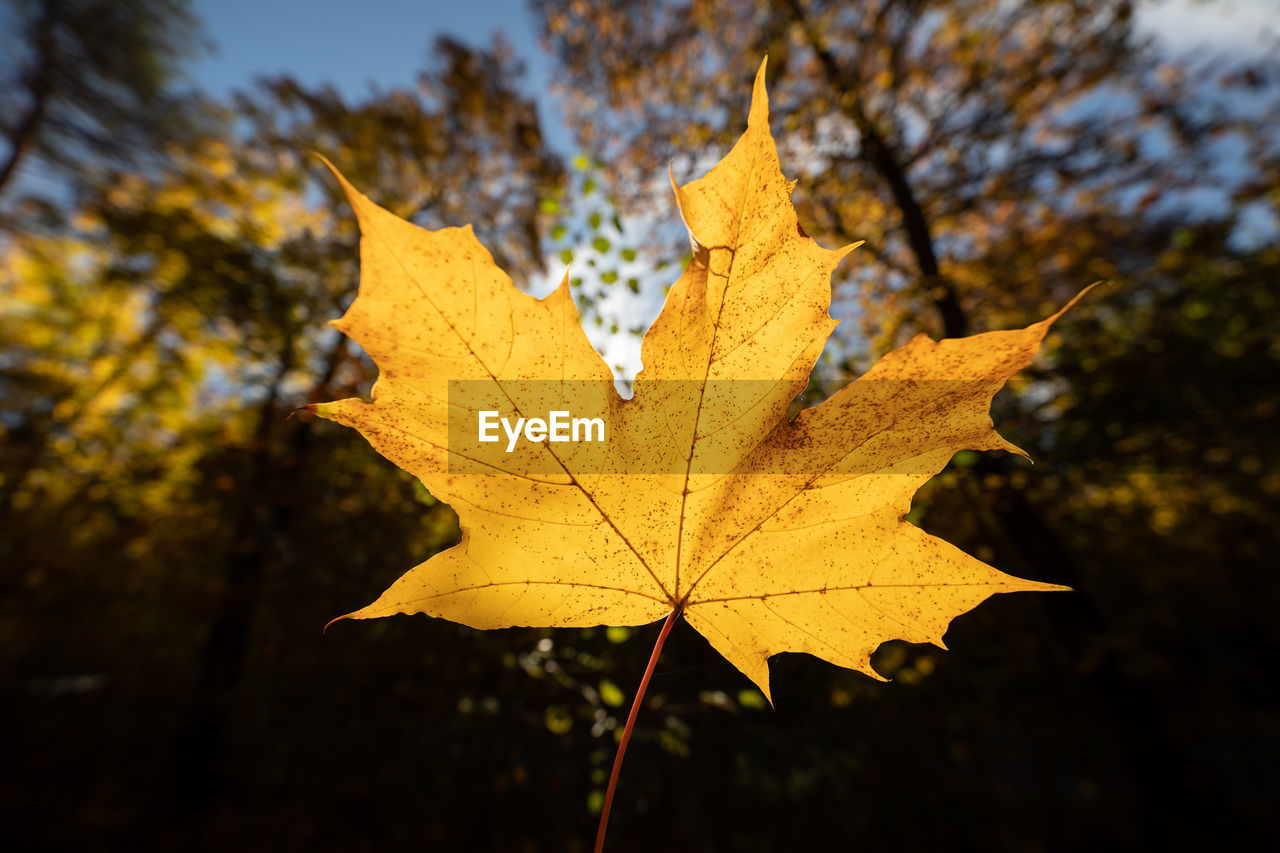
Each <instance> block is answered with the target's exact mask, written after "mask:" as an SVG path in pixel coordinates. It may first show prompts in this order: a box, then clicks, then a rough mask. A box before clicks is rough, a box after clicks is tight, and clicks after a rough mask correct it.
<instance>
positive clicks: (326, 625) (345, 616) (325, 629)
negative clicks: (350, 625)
mask: <svg viewBox="0 0 1280 853" xmlns="http://www.w3.org/2000/svg"><path fill="white" fill-rule="evenodd" d="M350 618H351V614H350V613H344V614H342V615H341V616H335V617H334V618H332V619H330V620H329V621H328V622H326V623H324V627H323V628H321V629H320V633H321V634H327V633H329V626H330V625H332V624H333V623H334V622H341V621H342V620H344V619H350Z"/></svg>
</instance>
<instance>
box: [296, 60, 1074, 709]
mask: <svg viewBox="0 0 1280 853" xmlns="http://www.w3.org/2000/svg"><path fill="white" fill-rule="evenodd" d="M331 168H332V167H331ZM334 171H335V174H338V173H337V171H336V170H334ZM338 179H339V180H340V181H341V183H342V186H343V188H344V189H345V191H346V193H347V196H348V198H349V199H350V201H351V204H352V206H353V207H354V208H355V211H356V214H357V216H358V218H359V222H360V229H361V233H362V238H361V244H360V254H361V264H362V280H361V284H360V289H359V294H358V296H357V298H356V300H355V302H354V303H353V304H352V305H351V307H350V309H349V310H348V311H347V312H346V314H345V315H344V316H343V317H342V319H340V320H338V321H335V323H334V325H335V326H337V328H338V329H340V330H341V331H343V332H344V333H345V334H347V335H349V336H350V337H352V338H354V339H355V340H356V341H357V342H358V343H359V344H360V345H361V346H362V347H364V349H365V351H366V352H367V353H368V354H369V355H370V357H372V359H373V360H374V362H375V363H376V364H377V366H378V368H379V372H380V373H379V378H378V381H377V384H376V385H375V386H374V389H373V395H372V399H371V400H370V401H367V402H366V401H364V400H360V399H347V400H341V401H338V402H334V403H327V404H322V405H318V406H313V407H309V408H311V409H312V410H313V411H315V412H316V413H317V414H319V415H321V416H322V417H325V418H329V419H332V420H335V421H338V422H340V423H343V424H346V425H348V426H351V427H354V428H356V429H358V430H359V431H360V432H361V433H362V434H363V435H364V436H365V437H366V438H367V439H368V440H369V442H370V443H371V444H372V445H373V446H374V447H375V448H376V449H377V450H378V451H379V452H380V453H381V454H382V455H383V456H385V457H387V458H388V459H390V460H391V461H393V462H395V463H396V464H397V465H399V466H400V467H402V468H404V469H405V470H406V471H409V472H410V473H412V474H413V475H415V476H416V477H418V478H419V479H420V480H421V481H422V483H423V484H424V485H425V486H426V487H427V489H428V490H429V491H430V492H431V493H432V494H433V495H435V496H436V497H437V498H438V499H440V500H442V501H444V502H446V503H448V504H450V505H452V506H453V508H454V509H455V510H456V511H457V513H458V519H459V522H460V525H461V528H462V541H461V542H460V543H459V544H458V545H457V546H455V547H453V548H451V549H449V550H447V551H445V552H443V553H440V554H437V555H436V556H434V557H432V558H431V559H430V560H428V561H427V562H425V563H423V564H422V565H420V566H417V567H416V568H414V569H412V570H410V571H409V572H408V573H407V574H405V575H404V576H403V577H402V578H400V580H398V581H396V583H394V584H393V585H392V586H391V587H390V588H389V589H388V590H387V591H386V592H384V593H383V594H382V595H381V596H380V597H379V598H378V599H377V600H376V601H374V602H373V603H372V604H370V605H369V606H367V607H365V608H363V609H361V610H357V611H355V612H354V613H351V614H348V616H346V617H340V618H352V619H367V618H373V617H380V616H386V615H390V614H395V613H426V614H429V615H431V616H436V617H441V618H444V619H450V620H453V621H455V622H460V623H463V624H466V625H470V626H472V627H475V628H501V627H508V626H516V625H523V626H552V627H567V626H589V625H639V624H645V623H648V622H653V621H656V620H658V619H661V618H663V617H664V616H668V615H669V614H672V613H674V612H679V613H682V614H683V615H684V617H685V618H686V619H687V620H688V622H689V624H690V625H692V626H693V627H694V628H695V629H696V630H697V631H699V632H700V633H701V634H702V635H703V636H704V637H706V639H707V640H708V641H709V642H710V643H711V645H712V646H713V647H714V648H716V649H717V650H718V651H719V652H720V653H721V654H722V655H724V657H726V658H727V659H728V660H729V661H731V662H732V663H733V664H734V665H735V666H736V667H737V668H738V669H739V670H741V671H742V672H743V673H744V674H745V675H746V676H747V677H748V678H750V679H751V680H752V681H753V682H755V684H756V685H758V686H759V688H760V689H761V690H762V691H763V692H764V694H765V696H766V697H768V698H769V699H770V701H772V697H771V695H770V689H769V672H768V663H767V661H768V658H769V657H770V656H771V655H774V654H777V653H779V652H807V653H809V654H812V655H816V656H817V657H820V658H823V659H825V660H828V661H830V662H832V663H834V664H837V665H839V666H844V667H848V668H851V669H856V670H859V671H862V672H864V673H866V674H868V675H870V676H873V677H876V678H879V676H878V675H877V674H876V673H875V671H874V670H873V669H872V667H871V663H870V656H871V653H872V652H873V651H874V650H875V649H876V648H877V647H878V646H879V645H880V644H881V643H883V642H885V641H887V640H890V639H902V640H907V641H909V642H913V643H923V642H928V643H934V644H936V645H938V646H942V647H944V646H943V639H942V638H943V634H944V632H945V631H946V629H947V626H948V624H949V623H950V621H951V620H952V619H953V618H954V617H956V616H958V615H959V614H961V613H964V612H966V611H968V610H970V609H971V608H973V607H975V606H976V605H977V604H979V603H980V602H982V601H983V600H984V599H986V598H987V597H989V596H990V595H992V594H994V593H1000V592H1014V591H1019V590H1057V589H1064V587H1060V586H1056V585H1053V584H1046V583H1038V582H1035V581H1030V580H1022V579H1019V578H1015V577H1012V576H1010V575H1007V574H1004V573H1002V572H1000V571H998V570H996V569H994V568H992V567H991V566H988V565H987V564H985V563H984V562H982V561H981V560H978V559H975V558H974V557H971V556H969V555H968V554H965V553H964V552H963V551H960V550H959V549H957V548H955V547H954V546H952V545H950V544H948V543H946V542H944V541H942V540H940V539H938V538H935V537H933V536H930V535H928V534H926V533H924V532H923V531H921V530H920V529H919V528H917V527H915V526H914V525H912V524H910V523H908V522H906V521H904V520H903V516H904V515H905V514H906V513H907V512H908V511H909V510H910V505H911V498H912V495H913V494H914V493H915V492H916V490H917V489H918V488H919V487H920V486H921V485H922V484H923V483H924V482H925V481H926V480H928V479H929V478H930V477H932V476H933V475H935V474H936V473H937V472H939V471H940V470H942V468H943V467H944V466H945V465H946V464H947V462H948V461H949V460H950V458H951V457H952V456H953V455H954V454H955V453H956V452H957V451H959V450H965V449H968V450H993V449H1004V450H1009V451H1013V452H1018V453H1020V452H1021V451H1019V450H1018V449H1017V448H1016V447H1014V446H1013V445H1011V444H1009V443H1008V442H1006V441H1005V440H1004V439H1003V438H1001V437H1000V436H999V435H998V434H997V433H996V431H995V429H994V428H993V426H992V423H991V419H990V415H989V410H990V404H991V399H992V397H993V396H994V394H995V393H996V392H997V391H998V390H999V389H1000V387H1001V386H1002V385H1003V384H1004V382H1005V381H1006V380H1007V379H1008V378H1009V377H1010V376H1012V375H1013V374H1014V373H1016V372H1017V371H1018V370H1020V369H1021V368H1023V367H1025V366H1026V365H1027V364H1029V363H1030V360H1031V357H1032V355H1033V354H1034V353H1035V351H1036V349H1037V348H1038V346H1039V344H1040V342H1041V341H1042V340H1043V338H1044V336H1045V334H1046V332H1047V330H1048V328H1049V326H1050V324H1052V323H1053V321H1054V320H1056V319H1057V317H1058V316H1060V315H1061V313H1062V312H1061V311H1060V312H1058V314H1055V315H1054V316H1052V317H1050V318H1048V319H1046V320H1043V321H1041V322H1039V323H1036V324H1034V325H1032V326H1029V327H1027V328H1025V329H1019V330H1013V331H1002V332H990V333H987V334H981V335H975V336H973V337H969V338H963V339H954V340H943V341H938V342H935V341H933V340H930V339H929V338H928V337H926V336H923V335H921V336H918V337H916V338H915V339H914V340H912V341H911V342H910V343H908V344H907V345H906V346H904V347H901V348H900V349H898V350H895V351H894V352H892V353H890V354H889V355H887V356H885V357H884V358H883V359H881V360H880V361H879V362H878V363H877V364H876V365H875V366H874V367H873V368H872V369H871V370H870V371H869V372H868V373H867V374H866V375H864V376H862V377H861V378H859V379H858V380H857V381H855V382H853V383H851V384H849V385H848V386H846V387H845V388H844V389H843V390H841V391H840V392H838V393H836V394H835V395H833V396H832V397H830V398H829V399H827V400H826V401H824V402H822V403H821V404H819V405H816V406H813V407H811V408H809V409H807V410H805V411H803V412H802V413H800V414H799V416H798V417H796V418H795V419H794V420H793V419H791V418H790V416H789V407H790V405H791V403H792V401H793V400H794V399H795V398H796V397H797V396H798V395H799V394H800V393H801V392H802V391H803V390H804V388H805V386H806V384H807V382H808V379H809V374H810V371H811V369H812V368H813V366H814V364H815V362H816V360H817V358H818V356H819V354H820V353H821V351H822V348H823V346H824V344H825V342H826V339H827V337H828V335H829V334H830V333H831V331H832V330H833V329H834V328H835V325H836V323H835V321H834V320H832V318H831V317H830V316H829V314H828V308H829V306H830V300H831V286H830V276H831V273H832V271H833V270H834V269H835V268H836V265H837V264H838V263H839V262H840V260H841V258H843V257H844V256H845V255H846V254H848V252H849V251H850V250H852V249H853V248H855V247H854V246H846V247H844V248H842V249H839V250H834V251H833V250H828V249H824V248H822V247H821V246H819V245H818V244H817V243H816V242H814V241H813V240H812V239H810V238H809V237H808V236H807V235H806V234H805V233H804V231H803V230H802V229H801V228H800V226H799V223H798V221H797V218H796V212H795V209H794V208H793V207H792V205H791V191H792V188H793V186H794V184H793V183H790V182H788V181H787V180H786V179H785V178H784V177H783V174H782V171H781V168H780V165H779V161H778V154H777V148H776V145H775V143H774V140H773V137H772V135H771V134H770V132H769V125H768V99H767V95H766V92H765V86H764V65H763V64H762V65H761V67H760V71H759V73H758V74H757V76H756V81H755V88H754V92H753V97H752V103H751V110H750V115H749V118H748V125H747V130H746V132H745V133H744V134H743V136H742V138H741V139H740V140H739V141H738V143H737V144H736V145H735V146H734V147H733V149H732V150H731V151H730V152H729V154H728V155H727V156H726V157H725V158H724V159H723V160H722V161H721V162H720V163H719V164H718V165H716V166H715V167H714V168H713V169H712V170H711V171H710V172H709V173H708V174H707V175H706V176H704V177H702V178H700V179H698V180H695V181H693V182H691V183H689V184H686V185H684V186H677V185H676V184H675V181H674V179H673V180H672V185H673V187H674V188H675V195H676V200H677V202H678V204H679V210H680V215H681V217H682V218H683V220H684V223H685V225H686V226H687V228H688V230H689V233H690V237H691V240H692V243H693V247H694V254H693V259H692V261H691V262H690V264H689V266H688V268H687V269H686V270H685V271H684V273H683V275H682V276H681V277H680V279H679V280H678V281H677V282H676V283H675V285H674V286H673V287H672V289H671V291H670V293H669V294H668V296H667V300H666V303H665V305H664V307H663V309H662V311H661V313H660V315H659V316H658V318H657V320H656V321H655V322H654V324H653V326H652V327H651V328H650V329H649V331H648V332H647V334H646V335H645V337H644V342H643V347H642V359H643V362H644V369H643V370H642V371H641V373H640V374H639V375H638V376H637V378H636V381H635V384H634V389H635V390H634V398H633V399H631V400H624V399H623V398H621V397H620V396H619V394H618V393H617V391H616V390H615V389H614V385H613V376H612V374H611V373H610V371H609V368H608V367H607V365H606V364H605V362H604V361H603V360H602V359H601V357H600V356H599V355H598V354H597V353H596V352H595V351H594V350H593V349H592V347H591V345H590V343H589V342H588V340H587V338H586V335H585V334H584V332H583V330H582V328H581V326H580V324H579V321H578V313H577V310H576V308H575V306H574V303H573V300H572V299H571V297H570V295H569V289H568V276H567V274H566V277H565V281H564V282H563V283H562V284H561V285H560V287H559V288H558V289H556V290H555V291H554V292H553V293H551V294H550V295H549V296H547V297H546V298H544V299H541V300H539V299H535V298H533V297H531V296H529V295H527V294H524V293H522V292H520V291H519V290H517V289H516V288H515V287H514V285H513V284H512V282H511V280H510V278H509V277H508V276H507V275H506V274H505V273H503V272H502V270H500V269H499V268H498V267H497V266H496V265H495V264H494V262H493V259H492V256H491V255H490V254H489V252H488V251H487V250H486V249H485V248H484V247H483V246H482V245H481V244H480V243H479V242H478V241H477V239H476V237H475V235H474V234H473V232H472V230H471V228H470V226H466V227H462V228H444V229H441V230H439V231H427V230H423V229H421V228H418V227H416V226H414V225H411V224H409V223H408V222H405V221H404V220H402V219H400V218H398V217H396V216H395V215H393V214H391V213H389V212H388V211H386V210H384V209H382V208H381V207H379V206H378V205H376V204H375V203H373V202H372V201H370V200H369V199H368V198H367V197H365V196H364V195H362V194H361V193H359V192H357V191H356V190H355V189H354V188H353V187H352V186H351V185H350V184H349V183H347V181H346V180H345V179H343V178H342V176H341V175H340V174H338ZM1081 295H1083V294H1081ZM1076 298H1077V299H1079V297H1076ZM1073 301H1074V300H1073ZM1068 307H1070V306H1068ZM1065 310H1066V308H1064V309H1063V311H1065ZM557 410H560V411H570V410H572V411H573V413H574V415H575V417H577V416H578V415H581V416H582V419H583V421H584V423H585V422H587V421H589V420H591V419H593V418H598V419H599V420H600V422H601V423H602V424H603V425H605V427H602V430H601V431H602V432H604V431H605V428H607V432H608V439H607V441H604V442H602V443H600V444H597V445H588V444H586V443H584V442H581V441H580V442H578V443H572V442H569V443H560V444H557V443H556V442H554V441H551V440H549V437H548V436H547V435H546V434H545V433H546V430H545V429H543V431H542V433H540V434H535V433H530V432H527V431H526V432H525V433H524V436H525V438H526V439H532V440H526V441H525V442H523V443H521V444H520V446H519V448H518V450H517V449H516V447H515V444H516V443H518V439H519V435H518V434H517V433H512V434H511V441H510V442H509V443H508V442H506V441H505V436H502V435H501V434H500V437H501V438H503V439H504V440H500V441H497V442H496V443H494V442H490V443H480V441H479V438H478V436H476V435H471V436H468V434H467V433H466V429H464V428H462V427H460V425H464V426H465V425H466V424H471V425H472V427H473V428H474V427H475V425H476V423H477V418H480V419H482V418H483V417H484V413H485V412H486V411H491V412H492V413H493V414H494V415H499V414H501V415H503V416H504V417H505V416H506V415H508V414H509V415H511V417H512V418H515V419H518V418H525V419H526V420H528V419H532V418H534V417H541V416H543V415H546V414H547V413H549V412H553V411H557ZM544 427H545V424H544ZM495 428H496V427H495ZM504 429H509V424H508V426H506V427H504ZM475 431H476V430H475V429H473V432H475ZM504 445H506V446H504ZM335 621H336V620H335ZM669 624H670V619H668V627H669ZM663 636H664V637H665V629H664V633H663ZM651 667H652V663H651ZM646 680H647V676H646Z"/></svg>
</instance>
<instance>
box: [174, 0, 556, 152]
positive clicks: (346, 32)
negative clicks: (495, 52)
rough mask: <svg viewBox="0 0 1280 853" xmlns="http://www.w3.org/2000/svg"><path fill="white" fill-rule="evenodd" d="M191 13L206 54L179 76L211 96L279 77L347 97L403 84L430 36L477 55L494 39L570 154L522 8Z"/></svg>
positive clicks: (235, 6)
mask: <svg viewBox="0 0 1280 853" xmlns="http://www.w3.org/2000/svg"><path fill="white" fill-rule="evenodd" d="M196 13H197V14H198V15H199V16H200V18H201V20H202V21H203V23H204V29H205V33H206V34H207V35H208V36H209V38H210V40H211V41H212V42H213V43H214V46H215V48H216V49H215V51H214V52H213V53H212V54H211V55H209V56H206V57H205V58H203V59H202V60H200V61H199V62H196V63H194V64H193V65H192V66H191V68H190V70H189V73H190V75H191V77H192V79H193V80H194V82H196V83H197V84H199V85H200V86H201V87H203V88H205V89H206V90H208V91H210V92H211V93H213V94H222V93H225V92H227V91H228V90H230V89H233V88H244V87H246V86H248V85H249V84H250V83H251V82H252V80H253V78H254V77H256V76H259V75H268V74H277V73H288V74H290V75H291V76H293V77H295V78H297V79H298V80H300V81H301V82H303V83H309V84H317V83H333V84H334V85H336V86H337V87H338V89H339V90H340V91H342V93H343V94H344V95H346V96H348V97H352V98H354V97H358V96H360V95H362V94H364V93H365V92H367V91H368V89H369V86H370V84H372V83H377V84H379V85H381V86H382V87H384V88H387V87H391V86H407V85H411V84H412V83H413V82H414V80H415V78H416V76H417V72H418V71H420V70H422V68H424V67H425V65H426V63H427V49H428V47H429V46H430V44H431V42H432V41H433V40H434V39H435V37H436V36H437V35H438V34H441V33H447V34H449V35H453V36H456V37H458V38H460V39H461V40H462V41H465V42H467V43H469V44H473V45H478V46H487V45H489V44H490V43H491V42H492V40H493V36H494V33H496V32H501V33H502V35H503V37H504V38H505V39H506V40H507V41H508V42H509V43H510V44H511V45H512V47H514V48H515V50H516V53H517V54H518V55H519V56H520V58H521V59H522V60H523V61H524V63H525V67H526V68H527V71H528V74H527V76H526V79H525V81H524V88H525V90H526V91H527V92H529V94H531V95H535V96H540V97H538V107H539V113H540V115H539V117H540V119H541V121H542V128H543V133H544V134H545V135H546V137H547V139H548V142H549V143H550V144H551V145H552V146H553V147H555V148H556V149H558V150H559V151H561V152H562V153H571V149H572V148H573V143H572V139H571V137H570V135H569V134H568V132H567V131H565V130H564V123H563V120H562V118H561V115H560V111H559V108H558V106H557V104H556V103H555V102H554V100H553V99H551V98H550V97H548V96H546V92H547V81H548V76H549V73H550V64H551V63H550V58H549V57H548V56H547V54H546V53H544V52H543V51H542V50H541V49H540V48H539V47H538V43H537V27H536V23H535V19H534V16H533V14H532V13H531V12H530V10H529V5H528V3H527V0H463V2H457V3H443V2H438V0H426V2H422V0H419V2H406V0H364V2H362V3H359V4H355V3H335V2H315V0H313V2H303V0H256V2H255V0H197V2H196Z"/></svg>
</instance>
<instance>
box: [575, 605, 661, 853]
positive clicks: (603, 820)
mask: <svg viewBox="0 0 1280 853" xmlns="http://www.w3.org/2000/svg"><path fill="white" fill-rule="evenodd" d="M680 609H681V608H679V607H677V608H676V609H675V610H672V611H671V613H670V614H669V615H668V616H667V621H666V622H663V623H662V631H661V632H659V634H658V641H657V642H656V643H654V644H653V654H651V655H649V665H648V666H647V667H645V670H644V677H643V678H641V679H640V689H639V690H637V691H636V698H635V699H634V700H632V702H631V713H630V714H628V715H627V725H626V727H624V728H623V730H622V738H621V739H620V740H619V741H618V754H617V755H615V756H614V758H613V772H612V773H610V774H609V787H608V788H606V789H605V792H604V806H603V807H602V808H601V809H600V828H599V829H598V830H596V848H595V853H601V851H603V850H604V831H605V829H606V828H608V826H609V810H610V809H611V808H612V807H613V791H614V789H615V788H616V787H617V786H618V771H619V770H621V769H622V756H624V755H626V754H627V744H628V743H629V742H630V741H631V729H632V728H634V727H635V724H636V715H637V714H638V713H639V712H640V702H641V701H642V700H643V699H644V693H645V691H646V690H648V689H649V679H650V678H652V677H653V668H654V667H655V666H657V664H658V656H659V655H661V654H662V644H663V643H665V642H666V641H667V635H668V634H670V633H671V626H672V625H674V624H675V622H676V616H678V615H679V613H680Z"/></svg>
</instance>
